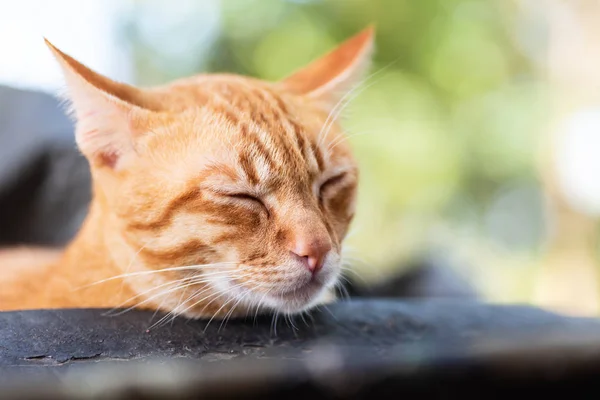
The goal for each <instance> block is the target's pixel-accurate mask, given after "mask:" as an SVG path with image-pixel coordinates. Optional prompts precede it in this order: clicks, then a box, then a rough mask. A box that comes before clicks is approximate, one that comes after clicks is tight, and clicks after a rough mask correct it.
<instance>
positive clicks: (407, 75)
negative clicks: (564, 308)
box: [122, 0, 548, 302]
mask: <svg viewBox="0 0 600 400" xmlns="http://www.w3.org/2000/svg"><path fill="white" fill-rule="evenodd" d="M133 4H134V6H133V7H132V8H131V9H130V11H129V13H127V14H126V15H123V24H122V27H123V28H122V37H123V40H124V41H125V42H126V43H127V45H128V46H129V47H130V49H131V51H132V52H133V54H134V57H135V64H134V65H135V66H134V70H135V76H136V77H137V78H136V79H137V82H135V83H137V84H140V85H154V84H161V83H165V82H167V81H169V80H171V79H175V78H179V77H183V76H187V75H191V74H194V73H198V72H211V71H230V72H236V73H241V74H248V75H252V76H257V77H260V78H265V79H269V80H277V79H279V78H282V77H284V76H285V75H287V74H289V73H291V72H292V71H293V70H295V69H297V68H299V67H301V66H302V65H304V64H305V63H308V62H309V61H311V60H312V59H314V58H315V57H318V56H319V55H321V54H322V53H323V52H325V51H328V50H329V49H331V48H332V47H334V46H335V45H336V44H338V43H340V42H341V41H343V40H344V39H346V38H348V37H350V36H351V35H353V34H355V33H357V32H358V31H360V30H361V29H363V28H364V27H366V26H367V25H368V24H370V23H375V26H376V32H377V38H376V46H377V48H376V53H375V62H374V65H373V68H372V71H371V72H372V75H371V76H370V77H369V78H367V79H366V80H365V82H364V84H363V85H362V89H361V90H359V92H358V94H357V96H356V97H355V99H354V101H353V102H352V103H351V105H350V106H349V107H348V108H347V109H346V110H345V112H344V116H345V120H344V126H345V127H346V128H347V130H348V132H349V134H350V135H351V137H350V138H349V140H350V141H351V143H352V145H353V148H354V150H355V152H356V156H357V158H358V160H359V162H360V167H361V171H362V172H361V173H362V176H361V185H360V199H359V203H358V212H357V218H356V220H355V223H354V225H353V229H352V231H351V235H350V237H349V238H348V242H347V246H348V249H349V253H348V254H349V255H350V258H351V260H352V262H353V265H354V267H355V268H356V269H357V271H358V273H359V274H360V276H362V277H363V278H364V279H365V280H367V281H369V280H373V279H381V278H382V277H385V276H386V274H388V273H391V272H395V271H398V270H399V269H403V268H408V266H409V265H411V264H410V263H411V261H412V260H414V259H415V258H418V257H421V256H423V255H424V254H439V255H442V256H443V257H446V258H448V259H452V260H456V262H454V263H453V265H455V266H456V268H458V269H460V270H461V271H460V272H461V273H463V274H465V275H467V276H468V277H469V279H470V280H471V281H472V282H473V283H474V284H475V285H477V287H478V289H479V290H480V291H481V292H482V294H483V295H484V296H485V297H487V298H489V299H491V300H494V301H511V302H512V301H528V299H529V296H530V291H531V282H530V280H531V274H532V272H533V271H534V269H535V267H536V265H537V264H536V259H537V257H538V256H539V252H540V248H541V246H543V243H544V237H545V234H546V233H545V232H546V224H547V218H546V217H545V214H544V203H543V202H544V200H543V195H542V193H541V188H540V184H539V182H538V179H537V171H536V164H535V160H536V159H535V152H536V149H537V141H538V137H539V132H540V131H541V130H543V128H544V115H545V113H547V107H548V105H547V104H546V102H547V101H546V98H547V97H546V96H545V92H546V88H545V86H544V83H543V81H542V80H540V79H539V76H538V75H539V73H538V71H537V70H536V68H535V67H534V65H533V63H532V59H535V57H536V51H539V50H540V49H541V48H543V45H544V43H543V40H544V31H543V29H541V28H540V29H536V26H535V25H533V26H531V25H530V26H529V27H528V31H527V32H526V34H524V35H519V32H520V30H521V25H522V24H523V21H522V18H523V16H522V14H521V13H519V12H518V10H517V8H516V7H515V5H514V3H513V2H511V1H506V0H498V1H493V0H479V1H478V0H428V1H414V0H337V1H336V0H329V1H316V0H315V1H310V0H296V1H281V0H222V1H178V2H177V8H174V7H173V6H172V4H171V3H169V2H163V1H137V2H134V3H133ZM515 32H516V33H515Z"/></svg>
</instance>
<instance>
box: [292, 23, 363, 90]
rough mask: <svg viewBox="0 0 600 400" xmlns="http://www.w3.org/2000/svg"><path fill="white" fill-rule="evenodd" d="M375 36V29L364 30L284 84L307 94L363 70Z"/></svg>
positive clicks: (296, 73) (298, 72)
mask: <svg viewBox="0 0 600 400" xmlns="http://www.w3.org/2000/svg"><path fill="white" fill-rule="evenodd" d="M373 36H374V29H373V27H369V28H367V29H365V30H363V31H362V32H360V33H358V34H357V35H355V36H353V37H352V38H350V39H348V40H346V41H345V42H344V43H342V44H341V45H340V46H338V47H337V48H335V49H334V50H332V51H331V52H329V53H328V54H326V55H325V56H323V57H321V58H320V59H318V60H316V61H314V62H312V63H311V64H310V65H308V66H307V67H305V68H303V69H301V70H299V71H297V72H295V73H294V74H292V75H291V76H289V77H288V78H286V79H284V80H283V83H284V84H285V85H286V87H287V88H288V89H290V90H292V91H294V92H296V93H301V94H306V93H310V92H313V91H315V90H317V89H319V88H321V87H323V86H325V85H327V84H328V83H330V82H331V81H334V80H335V79H336V78H338V77H340V76H341V75H342V74H344V73H345V72H346V71H348V70H350V69H354V68H361V67H362V64H363V61H365V60H364V56H365V54H366V53H368V51H369V50H370V48H371V47H372V43H373Z"/></svg>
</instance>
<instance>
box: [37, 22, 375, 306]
mask: <svg viewBox="0 0 600 400" xmlns="http://www.w3.org/2000/svg"><path fill="white" fill-rule="evenodd" d="M48 45H49V46H50V48H51V50H52V51H53V53H54V55H55V56H56V58H57V59H58V60H59V62H60V64H61V66H62V69H63V71H64V75H65V78H66V82H67V88H68V90H67V96H68V99H69V103H70V104H71V107H72V112H73V114H74V116H75V118H76V120H77V126H76V141H77V144H78V146H79V148H80V149H81V151H82V153H83V154H84V155H85V156H86V157H87V158H88V160H89V162H90V165H91V171H92V176H93V181H94V201H93V204H92V213H95V218H96V221H97V222H99V223H100V224H102V229H101V231H102V235H103V237H102V238H98V240H104V241H106V242H107V243H110V245H109V246H107V247H108V249H107V251H108V252H109V253H110V256H111V257H112V258H113V259H114V261H115V262H116V263H117V264H118V265H120V266H121V267H122V268H123V269H124V270H125V269H126V268H127V271H146V270H168V271H169V273H168V274H167V273H165V275H164V276H165V277H166V278H164V279H167V280H170V283H171V284H172V285H174V286H173V287H176V288H177V290H171V291H170V292H168V291H167V292H166V293H167V294H164V295H163V297H164V296H167V297H168V299H167V301H166V302H165V301H164V300H165V299H164V298H163V299H162V303H164V304H167V305H166V306H165V305H164V304H163V307H165V308H167V309H169V308H170V311H175V312H182V313H184V314H187V315H190V316H202V315H210V314H212V313H214V312H215V307H216V308H219V307H221V308H223V309H228V308H231V306H233V305H234V304H236V305H237V306H239V307H241V308H242V309H250V307H257V306H259V305H260V306H264V307H266V308H270V309H275V310H277V311H282V312H289V313H292V312H298V311H302V310H305V309H307V308H309V307H311V306H313V305H314V304H316V303H317V302H319V301H320V299H322V298H323V295H324V294H325V293H326V292H327V291H328V290H330V289H331V288H332V286H334V285H335V284H336V282H337V280H338V277H339V274H340V270H341V266H340V258H341V245H342V240H343V239H344V237H345V235H346V232H347V230H348V226H349V224H350V222H351V220H352V218H353V215H354V203H355V197H356V187H357V179H358V171H357V165H356V163H355V161H354V160H353V158H352V154H351V151H350V148H349V146H348V143H347V141H346V140H345V137H344V132H343V131H342V129H341V127H340V124H339V111H340V110H341V109H342V108H343V105H344V104H345V102H344V100H345V99H348V98H349V97H351V96H350V94H351V93H352V92H351V90H352V88H353V87H355V85H357V84H358V83H360V81H361V79H363V77H364V73H365V71H366V69H367V67H368V65H369V63H370V57H371V50H372V47H373V29H372V28H369V29H366V30H364V31H363V32H361V33H359V34H357V35H356V36H354V37H353V38H350V39H349V40H347V41H346V42H344V43H343V44H341V45H340V46H339V47H337V48H336V49H334V50H332V51H331V52H329V53H328V54H326V55H325V56H323V57H321V58H320V59H318V60H316V61H314V62H312V63H311V64H310V65H308V66H307V67H304V68H302V69H300V70H298V71H297V72H295V73H293V74H291V75H290V76H289V77H287V78H285V79H283V80H281V81H279V82H265V81H261V80H257V79H252V78H248V77H243V76H238V75H228V74H207V75H199V76H195V77H192V78H188V79H183V80H180V81H176V82H174V83H171V84H169V85H166V86H162V87H155V88H149V89H142V88H135V87H133V86H130V85H126V84H122V83H118V82H115V81H112V80H110V79H108V78H106V77H104V76H102V75H100V74H98V73H96V72H94V71H92V70H90V69H89V68H87V67H85V66H84V65H82V64H80V63H79V62H78V61H76V60H74V59H73V58H71V57H70V56H68V55H66V54H64V53H63V52H61V51H60V50H58V49H56V48H55V47H54V46H52V45H51V44H50V43H48ZM188 267H189V268H188ZM123 272H126V271H123ZM161 274H162V273H161ZM148 282H150V280H147V281H146V286H144V285H141V286H139V287H138V291H140V292H141V291H143V290H145V289H148V290H149V289H152V288H148V285H147V283H148ZM152 282H156V285H157V286H158V285H159V284H162V285H165V282H164V281H161V280H154V281H152ZM166 285H167V287H168V285H169V282H166ZM134 286H135V285H134ZM158 291H160V290H158ZM150 292H151V291H150ZM154 293H157V292H152V293H151V294H154ZM211 296H212V297H211ZM145 297H149V295H145ZM160 298H161V297H158V298H157V299H156V300H151V302H155V301H156V304H158V303H160V302H161V301H158V299H160ZM176 298H177V299H179V300H180V301H179V302H177V301H175V300H174V299H176ZM183 301H185V302H184V303H183V305H182V302H183ZM209 301H210V302H212V305H210V306H208V303H209ZM196 303H197V304H196ZM169 304H170V305H169ZM226 304H229V305H228V306H226ZM176 307H177V308H178V309H177V310H175V308H176Z"/></svg>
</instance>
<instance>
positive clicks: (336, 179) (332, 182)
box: [319, 172, 347, 199]
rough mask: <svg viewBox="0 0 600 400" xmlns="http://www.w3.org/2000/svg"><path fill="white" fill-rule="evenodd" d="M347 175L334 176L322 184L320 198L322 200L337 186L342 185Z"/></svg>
mask: <svg viewBox="0 0 600 400" xmlns="http://www.w3.org/2000/svg"><path fill="white" fill-rule="evenodd" d="M346 175H347V174H346V173H345V172H343V173H341V174H338V175H335V176H332V177H331V178H329V179H327V180H326V181H325V182H323V183H322V184H321V186H320V187H319V198H320V199H322V198H323V195H324V194H325V193H326V192H327V191H329V190H332V189H334V188H335V187H336V186H338V185H340V184H341V183H342V181H344V178H345V177H346Z"/></svg>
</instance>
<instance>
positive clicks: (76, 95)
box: [44, 39, 152, 169]
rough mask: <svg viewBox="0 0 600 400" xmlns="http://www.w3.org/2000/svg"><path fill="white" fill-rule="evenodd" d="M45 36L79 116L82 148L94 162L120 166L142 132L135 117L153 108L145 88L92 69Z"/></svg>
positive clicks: (74, 112) (72, 110)
mask: <svg viewBox="0 0 600 400" xmlns="http://www.w3.org/2000/svg"><path fill="white" fill-rule="evenodd" d="M44 40H45V42H46V45H47V46H48V47H49V48H50V50H51V51H52V53H53V55H54V57H55V58H56V59H57V60H58V62H59V64H60V66H61V69H62V71H63V75H64V77H65V81H66V86H67V87H66V93H65V94H64V97H65V98H66V100H67V102H68V103H69V105H70V110H69V111H70V113H71V115H72V116H73V117H75V119H76V120H77V128H76V132H75V136H76V138H75V139H76V142H77V145H78V146H79V149H80V150H81V152H82V153H83V154H84V155H85V156H86V157H87V158H88V160H89V161H90V163H92V164H93V165H94V166H97V167H108V168H112V169H119V168H121V167H122V166H124V165H125V163H126V161H127V159H128V158H129V157H131V156H133V153H135V148H134V145H135V139H136V136H137V135H139V134H140V133H141V130H140V127H139V126H137V124H136V121H138V120H139V121H143V120H144V119H145V118H144V116H145V114H146V113H151V112H152V110H151V107H149V106H150V104H147V103H148V100H147V99H146V98H145V96H144V93H143V91H142V90H141V89H137V88H135V87H133V86H129V85H126V84H123V83H119V82H115V81H113V80H111V79H109V78H107V77H105V76H102V75H100V74H99V73H97V72H95V71H92V70H91V69H90V68H88V67H86V66H85V65H83V64H81V63H80V62H78V61H77V60H75V59H74V58H72V57H71V56H69V55H68V54H65V53H63V52H62V51H60V50H59V49H57V48H56V47H55V46H54V45H53V44H52V43H50V42H49V41H48V40H47V39H44Z"/></svg>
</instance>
